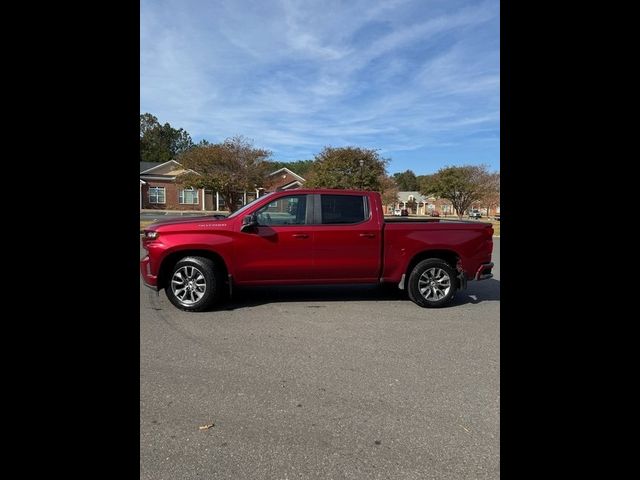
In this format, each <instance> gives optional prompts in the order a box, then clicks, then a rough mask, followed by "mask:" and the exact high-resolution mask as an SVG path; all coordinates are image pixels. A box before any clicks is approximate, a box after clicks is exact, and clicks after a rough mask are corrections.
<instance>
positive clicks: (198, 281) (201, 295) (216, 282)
mask: <svg viewBox="0 0 640 480" xmlns="http://www.w3.org/2000/svg"><path fill="white" fill-rule="evenodd" d="M221 287H222V277H221V274H220V271H219V269H217V268H216V266H215V264H214V263H213V262H212V261H211V260H210V259H208V258H204V257H185V258H183V259H182V260H180V261H178V263H176V264H175V265H174V267H173V269H172V270H171V273H170V274H169V278H168V283H167V286H166V287H165V292H166V294H167V298H168V299H169V301H170V302H171V303H173V304H174V305H175V306H176V307H178V308H179V309H181V310H186V311H189V312H201V311H203V310H207V309H208V308H210V307H211V306H212V305H213V304H215V303H216V302H217V301H218V300H219V299H220V289H221Z"/></svg>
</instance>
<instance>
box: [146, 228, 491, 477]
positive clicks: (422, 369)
mask: <svg viewBox="0 0 640 480" xmlns="http://www.w3.org/2000/svg"><path fill="white" fill-rule="evenodd" d="M142 255H143V251H142V250H141V256H142ZM493 261H494V263H495V264H496V267H495V268H494V274H495V277H494V278H493V279H490V280H486V281H483V282H469V288H468V289H467V290H466V291H464V292H459V293H458V295H457V297H456V299H455V301H454V303H453V305H452V306H449V307H447V308H443V309H435V310H434V309H422V308H419V307H418V306H416V305H415V304H413V303H412V302H410V301H409V300H408V299H406V298H405V297H404V296H403V295H402V293H401V292H395V291H393V290H391V291H390V290H383V289H380V288H377V287H368V286H364V287H363V286H344V287H304V288H303V287H282V288H252V289H244V290H239V291H236V292H235V293H234V299H233V300H232V301H231V302H229V303H227V304H225V305H224V306H223V307H222V308H221V309H220V310H218V311H212V312H205V313H195V314H194V313H185V312H182V311H180V310H177V309H176V308H175V307H173V305H171V304H170V303H169V301H168V300H167V298H166V296H165V294H164V292H162V293H160V295H159V296H157V295H156V293H155V292H153V291H151V290H149V289H147V288H146V287H144V286H143V285H142V283H141V284H140V317H141V318H140V478H141V479H155V480H157V479H177V478H180V479H196V478H198V479H203V478H204V479H218V478H224V479H240V478H243V479H245V478H247V479H254V478H255V479H285V478H289V479H293V478H300V479H316V478H317V479H328V478H334V479H342V478H349V479H352V478H353V479H374V478H381V479H382V478H384V479H497V478H499V476H500V418H499V408H500V377H499V373H500V371H499V370H500V239H499V238H495V239H494V256H493ZM211 424H213V426H212V427H210V428H208V429H202V430H201V429H200V428H199V427H201V426H205V425H211Z"/></svg>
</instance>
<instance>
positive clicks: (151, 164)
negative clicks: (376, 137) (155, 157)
mask: <svg viewBox="0 0 640 480" xmlns="http://www.w3.org/2000/svg"><path fill="white" fill-rule="evenodd" d="M158 165H160V164H159V163H158V162H140V173H142V172H144V171H145V170H149V169H150V168H153V167H157V166H158Z"/></svg>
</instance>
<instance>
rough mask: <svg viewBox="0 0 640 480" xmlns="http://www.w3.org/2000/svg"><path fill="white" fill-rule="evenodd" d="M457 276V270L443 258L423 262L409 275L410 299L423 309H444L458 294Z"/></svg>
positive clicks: (408, 289)
mask: <svg viewBox="0 0 640 480" xmlns="http://www.w3.org/2000/svg"><path fill="white" fill-rule="evenodd" d="M456 276H457V272H456V269H455V268H453V267H452V266H451V265H449V264H448V263H447V262H445V261H444V260H442V259H441V258H427V259H426V260H422V261H421V262H419V263H418V264H417V265H416V266H415V267H413V270H412V271H411V274H410V275H409V282H408V285H407V293H408V295H409V298H410V299H411V301H412V302H413V303H415V304H416V305H420V306H421V307H429V308H439V307H444V306H445V305H447V304H448V303H449V302H451V300H453V297H454V296H455V294H456V289H457V287H458V280H457V278H456ZM447 285H448V287H447ZM421 289H422V293H421Z"/></svg>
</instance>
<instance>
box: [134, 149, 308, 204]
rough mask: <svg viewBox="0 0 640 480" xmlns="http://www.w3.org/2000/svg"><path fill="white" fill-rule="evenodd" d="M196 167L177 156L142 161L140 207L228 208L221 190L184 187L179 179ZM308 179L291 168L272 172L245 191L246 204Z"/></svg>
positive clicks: (243, 202) (300, 185)
mask: <svg viewBox="0 0 640 480" xmlns="http://www.w3.org/2000/svg"><path fill="white" fill-rule="evenodd" d="M187 172H193V173H196V174H197V173H198V172H194V171H193V170H187V169H185V168H184V167H183V166H182V165H181V164H180V163H178V162H176V161H175V160H169V161H168V162H165V163H157V162H140V209H141V210H142V209H150V210H154V209H155V210H204V211H220V210H228V208H227V207H226V205H225V204H224V200H223V198H222V197H221V196H220V195H219V194H218V192H213V191H211V190H205V189H203V188H198V189H193V188H183V187H182V186H181V185H180V184H179V182H177V179H178V177H179V176H180V175H183V174H185V173H187ZM304 182H305V179H304V178H302V177H301V176H300V175H298V174H296V173H295V172H293V171H291V170H289V169H288V168H281V169H279V170H276V171H275V172H273V173H271V174H270V175H269V177H268V179H267V182H266V184H265V187H261V188H258V189H256V190H254V191H247V192H242V198H241V201H240V203H241V204H242V205H245V204H247V203H249V202H251V201H252V200H255V199H256V198H257V197H260V196H262V195H264V194H265V193H268V192H272V191H278V190H290V189H295V188H300V187H302V186H303V185H304Z"/></svg>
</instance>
